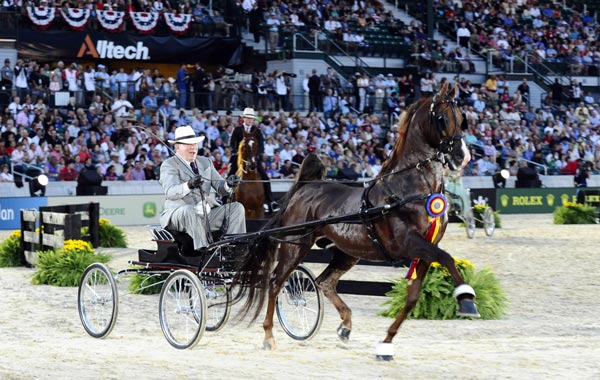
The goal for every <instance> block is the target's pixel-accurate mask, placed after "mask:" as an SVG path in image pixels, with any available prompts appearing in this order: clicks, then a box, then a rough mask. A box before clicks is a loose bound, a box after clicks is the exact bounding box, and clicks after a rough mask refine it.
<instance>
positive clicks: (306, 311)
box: [276, 265, 323, 340]
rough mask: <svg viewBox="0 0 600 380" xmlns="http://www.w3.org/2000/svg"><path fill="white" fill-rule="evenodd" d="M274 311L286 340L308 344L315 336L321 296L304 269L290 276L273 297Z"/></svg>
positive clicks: (320, 309) (317, 328)
mask: <svg viewBox="0 0 600 380" xmlns="http://www.w3.org/2000/svg"><path fill="white" fill-rule="evenodd" d="M276 310H277V318H278V319H279V323H280V324H281V327H282V328H283V330H284V331H285V332H286V334H288V335H289V336H290V337H292V338H294V339H296V340H308V339H311V338H312V337H313V336H315V335H316V334H317V332H318V331H319V328H320V327H321V323H322V322H323V293H322V292H321V290H320V289H319V288H318V287H317V283H316V282H315V276H314V275H313V274H312V272H311V271H310V270H309V269H308V268H306V267H305V266H303V265H300V266H298V268H296V270H294V272H292V274H291V276H290V278H289V279H288V280H287V281H286V282H285V283H284V285H283V288H282V290H281V293H280V294H279V296H278V297H277V303H276Z"/></svg>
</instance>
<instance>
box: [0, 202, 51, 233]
mask: <svg viewBox="0 0 600 380" xmlns="http://www.w3.org/2000/svg"><path fill="white" fill-rule="evenodd" d="M47 205H48V198H46V197H20V198H0V230H19V229H21V210H37V209H38V208H39V207H41V206H47Z"/></svg>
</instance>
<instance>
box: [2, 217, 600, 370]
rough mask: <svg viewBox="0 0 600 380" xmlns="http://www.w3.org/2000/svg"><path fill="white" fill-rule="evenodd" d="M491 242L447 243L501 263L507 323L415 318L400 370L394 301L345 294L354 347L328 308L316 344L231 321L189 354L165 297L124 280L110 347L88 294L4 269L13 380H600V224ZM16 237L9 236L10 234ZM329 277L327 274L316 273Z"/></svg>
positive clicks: (117, 256) (5, 335) (540, 228)
mask: <svg viewBox="0 0 600 380" xmlns="http://www.w3.org/2000/svg"><path fill="white" fill-rule="evenodd" d="M502 221H503V225H504V226H503V227H504V228H502V229H499V230H496V233H495V234H494V237H492V238H488V237H486V236H485V235H484V233H483V230H478V231H477V234H476V235H475V238H474V239H473V240H469V239H467V238H466V236H465V234H464V230H463V229H461V228H460V227H459V226H458V225H456V224H453V225H450V226H449V229H448V231H447V233H446V236H445V237H444V240H443V241H442V243H441V246H442V247H443V248H444V249H447V250H448V251H449V252H450V253H452V254H453V255H454V256H455V257H459V258H466V259H469V260H471V261H473V262H474V263H475V265H476V267H477V268H482V267H484V266H490V267H492V268H493V270H494V272H495V273H496V274H497V275H498V277H499V278H500V281H501V283H502V285H503V286H504V288H505V289H506V292H507V295H508V297H509V299H510V302H511V304H510V309H509V311H508V314H507V315H506V317H504V318H503V319H501V320H496V321H468V320H457V321H421V320H409V321H407V322H406V323H405V325H404V326H403V327H402V329H401V330H400V333H399V335H398V336H397V338H396V340H395V361H393V362H377V361H375V360H374V352H375V351H374V348H375V345H376V344H377V342H378V341H380V340H381V339H383V337H384V335H385V331H386V329H387V327H388V325H389V324H390V323H391V319H386V318H382V317H379V316H377V315H376V314H377V312H378V311H380V310H381V304H382V303H383V302H384V301H385V299H384V298H381V297H364V296H345V299H346V300H347V302H348V303H349V305H350V306H351V307H352V308H353V311H354V329H353V331H352V335H351V338H350V341H349V342H348V343H346V344H344V343H341V342H340V341H338V339H337V336H336V333H335V329H336V327H337V325H338V324H339V319H338V316H337V313H336V311H335V310H334V309H333V308H332V307H331V305H330V304H329V303H326V309H325V318H324V322H323V326H322V327H321V330H320V332H319V333H318V334H317V336H316V337H315V338H314V339H313V340H310V341H308V342H305V343H302V342H297V341H294V340H292V339H290V338H288V337H287V335H285V333H284V332H283V330H281V328H280V327H279V325H278V324H277V322H276V323H275V326H276V328H275V334H276V339H277V344H278V346H277V350H276V351H271V352H266V351H263V350H262V328H261V326H260V322H258V321H257V322H255V323H252V324H250V325H248V322H247V321H245V322H238V323H234V321H230V322H229V323H228V324H227V326H225V328H224V329H223V330H221V331H220V332H218V333H208V332H207V333H205V334H204V336H203V338H202V340H201V341H200V343H199V344H198V346H196V347H195V348H194V349H192V350H176V349H174V348H172V347H171V346H170V345H169V344H168V343H167V341H166V340H165V339H164V337H163V335H162V332H161V330H160V326H159V322H158V311H157V310H158V296H139V295H131V294H128V293H127V291H126V286H127V284H128V281H122V282H121V283H120V284H119V289H120V292H119V295H120V302H119V315H118V319H117V323H116V326H115V328H114V330H113V332H112V333H111V334H110V335H109V336H108V337H107V338H106V339H94V338H92V337H90V336H89V335H87V334H86V332H85V331H84V329H83V328H82V326H81V323H80V320H79V316H78V313H77V306H76V301H77V289H76V288H57V287H52V286H33V285H31V276H32V273H33V271H32V270H31V269H26V268H2V269H0V292H1V295H2V296H1V297H0V326H1V327H0V329H1V332H2V333H1V339H0V379H53V380H54V379H125V378H128V377H129V378H131V377H138V376H139V377H140V378H143V379H284V378H285V379H318V378H326V379H363V380H367V379H441V378H444V379H563V378H569V379H600V359H599V358H600V322H599V317H598V316H599V315H600V302H598V300H599V299H600V298H599V296H598V294H600V279H599V277H598V274H599V273H600V250H599V247H600V244H599V243H600V226H598V225H589V226H555V225H553V224H552V216H551V215H505V216H503V219H502ZM126 231H127V235H128V239H129V243H130V247H132V248H131V249H121V250H115V249H110V250H109V249H103V251H104V252H109V253H111V254H113V256H114V259H113V261H112V262H111V263H110V266H111V267H112V269H115V270H118V269H123V268H125V267H127V260H129V259H134V258H136V249H135V248H139V247H147V248H152V243H151V242H150V240H149V234H148V233H147V232H146V231H145V229H144V228H143V227H127V228H126ZM9 232H10V231H1V232H0V236H2V237H4V236H6V235H7V234H8V233H9ZM314 269H315V270H318V269H319V268H318V267H314ZM404 273H405V269H395V270H394V269H387V268H385V269H382V268H379V269H372V268H368V269H365V268H355V269H354V270H353V271H352V272H350V273H349V274H348V276H347V278H352V277H354V278H366V279H373V278H379V279H390V278H395V277H399V276H402V275H403V274H404Z"/></svg>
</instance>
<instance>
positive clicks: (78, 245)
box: [62, 240, 94, 252]
mask: <svg viewBox="0 0 600 380" xmlns="http://www.w3.org/2000/svg"><path fill="white" fill-rule="evenodd" d="M62 250H63V252H68V251H76V252H94V250H93V248H92V245H91V244H90V243H88V242H87V241H83V240H65V243H64V246H63V249H62Z"/></svg>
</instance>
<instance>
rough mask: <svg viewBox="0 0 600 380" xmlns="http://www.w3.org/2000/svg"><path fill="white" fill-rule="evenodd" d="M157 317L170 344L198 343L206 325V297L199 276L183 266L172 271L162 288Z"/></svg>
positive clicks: (190, 345) (177, 345)
mask: <svg viewBox="0 0 600 380" xmlns="http://www.w3.org/2000/svg"><path fill="white" fill-rule="evenodd" d="M158 316H159V319H160V328H161V329H162V331H163V334H164V335H165V338H166V339H167V341H168V342H169V344H170V345H171V346H173V347H175V348H178V349H185V348H192V347H194V346H195V345H196V344H198V342H199V341H200V338H202V334H203V333H204V329H205V327H206V297H205V295H204V288H203V287H202V285H201V284H200V280H198V276H196V275H195V274H194V273H192V272H190V271H188V270H184V269H180V270H177V271H175V272H173V273H172V274H171V275H170V276H169V277H168V278H167V280H166V281H165V283H164V285H163V287H162V290H161V291H160V299H159V304H158Z"/></svg>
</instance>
